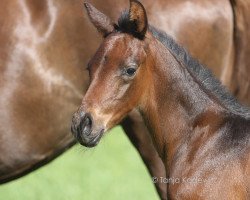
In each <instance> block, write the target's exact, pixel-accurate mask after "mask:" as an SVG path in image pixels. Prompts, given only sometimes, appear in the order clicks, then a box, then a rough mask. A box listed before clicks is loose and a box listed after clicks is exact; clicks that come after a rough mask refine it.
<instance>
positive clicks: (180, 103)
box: [141, 41, 224, 166]
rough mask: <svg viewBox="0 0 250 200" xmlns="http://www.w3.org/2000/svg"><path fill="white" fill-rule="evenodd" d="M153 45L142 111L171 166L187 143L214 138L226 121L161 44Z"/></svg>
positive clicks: (221, 109)
mask: <svg viewBox="0 0 250 200" xmlns="http://www.w3.org/2000/svg"><path fill="white" fill-rule="evenodd" d="M154 42H155V45H152V46H151V47H150V49H151V50H150V51H151V53H152V55H153V58H152V59H151V60H153V62H152V63H151V69H152V74H153V77H152V80H151V84H150V85H151V86H152V87H150V89H149V92H148V93H147V94H149V95H150V98H145V99H146V100H145V102H144V103H143V105H142V107H141V111H142V114H143V115H144V119H145V121H146V123H147V124H148V127H149V129H150V131H151V133H152V136H153V139H154V141H155V143H156V147H157V148H158V152H159V154H160V156H161V157H162V159H163V160H164V161H165V165H167V166H171V164H172V162H174V161H175V160H176V158H177V157H179V154H181V153H182V150H181V149H183V148H185V146H186V145H187V143H190V142H192V141H194V140H196V139H197V138H200V136H201V135H202V134H207V135H206V137H210V135H211V136H212V133H213V132H214V130H213V129H216V127H218V125H219V124H221V123H222V121H223V118H222V117H221V113H222V112H223V110H224V108H222V106H220V104H219V103H218V102H216V99H213V97H212V95H211V94H209V92H208V91H206V90H205V89H204V88H202V85H200V84H199V83H198V82H197V80H195V77H192V75H191V74H190V73H189V72H188V70H187V69H186V68H185V66H182V65H181V64H180V63H179V62H178V61H177V60H176V59H175V58H174V57H173V55H172V54H171V53H170V52H169V51H168V50H167V49H166V48H165V47H164V46H163V45H162V44H161V43H160V42H158V41H154ZM153 46H155V47H157V48H155V47H153ZM204 142H205V141H204ZM201 143H202V141H201ZM197 148H199V147H198V146H197Z"/></svg>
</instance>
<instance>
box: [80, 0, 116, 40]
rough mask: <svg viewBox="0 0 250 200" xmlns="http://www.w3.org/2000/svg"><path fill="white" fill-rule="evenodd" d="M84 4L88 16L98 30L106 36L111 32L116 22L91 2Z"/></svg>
mask: <svg viewBox="0 0 250 200" xmlns="http://www.w3.org/2000/svg"><path fill="white" fill-rule="evenodd" d="M84 6H85V8H86V10H87V13H88V16H89V19H90V21H91V22H92V24H93V25H94V26H95V27H96V28H97V30H98V31H99V32H100V33H101V34H102V35H103V37H106V36H107V35H108V34H109V33H111V32H112V31H113V30H114V23H112V22H111V19H110V18H109V17H107V16H106V15H104V14H103V13H102V12H100V11H99V10H97V9H96V8H95V7H94V6H92V5H91V4H90V3H86V2H85V3H84Z"/></svg>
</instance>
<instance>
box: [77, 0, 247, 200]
mask: <svg viewBox="0 0 250 200" xmlns="http://www.w3.org/2000/svg"><path fill="white" fill-rule="evenodd" d="M85 6H86V9H87V11H88V14H89V17H90V19H91V21H92V23H93V24H94V25H95V27H96V28H97V30H98V31H99V32H101V33H102V34H103V36H104V38H105V39H104V41H103V42H102V44H101V46H100V47H99V49H98V50H97V52H96V54H95V55H94V57H93V58H92V59H91V61H90V62H89V65H88V69H89V73H90V78H91V83H90V86H89V88H88V90H87V93H86V94H85V96H84V98H83V101H82V104H81V107H80V108H79V110H78V111H77V112H76V113H75V114H74V117H73V119H72V132H73V134H74V135H75V136H76V138H77V139H78V140H79V142H80V143H81V144H83V145H85V146H95V145H96V144H98V142H99V141H100V139H101V137H102V136H103V134H104V132H105V131H107V130H109V129H110V128H112V127H113V126H114V125H116V124H117V123H119V122H120V121H121V120H122V119H123V118H124V117H125V116H126V115H127V114H128V113H129V112H130V111H132V110H133V109H134V108H137V109H138V110H139V112H140V113H141V114H142V116H143V119H144V121H145V123H146V124H147V127H148V128H149V130H150V134H151V136H152V138H153V141H154V143H155V147H156V148H157V150H158V153H159V155H160V156H161V158H162V159H163V161H164V165H165V168H166V174H167V177H168V184H167V185H166V186H167V187H168V197H169V198H170V199H192V200H194V199H227V200H229V199H234V200H235V199H249V198H250V195H249V194H250V110H248V109H246V108H245V107H243V106H242V105H240V104H239V103H238V102H237V100H236V99H234V97H233V96H231V95H230V94H229V93H228V92H227V91H226V90H225V89H224V87H223V86H222V85H221V84H220V82H219V81H218V80H216V79H215V78H214V77H213V75H212V74H211V73H210V72H209V71H208V70H207V69H205V68H204V67H203V66H202V65H201V64H199V62H197V61H196V60H195V59H193V58H192V57H191V56H190V55H189V54H188V53H187V52H186V51H185V50H184V49H183V48H182V47H181V46H179V45H178V44H177V43H176V42H175V41H174V40H173V39H172V38H171V37H169V36H168V35H166V34H165V33H163V32H161V31H158V30H156V29H155V28H153V27H150V26H149V27H148V21H147V15H146V11H145V9H144V7H143V6H142V4H141V3H139V2H138V1H137V0H130V9H129V12H125V13H123V15H122V16H121V17H120V19H119V22H118V25H114V23H112V21H111V20H110V19H109V18H108V17H107V16H105V15H104V14H102V13H100V12H99V11H98V10H96V9H95V8H94V7H93V6H91V5H90V4H87V3H86V4H85Z"/></svg>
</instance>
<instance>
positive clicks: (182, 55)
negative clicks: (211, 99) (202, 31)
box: [116, 10, 250, 119]
mask: <svg viewBox="0 0 250 200" xmlns="http://www.w3.org/2000/svg"><path fill="white" fill-rule="evenodd" d="M134 26H135V25H134V24H133V22H131V21H130V20H129V12H128V11H127V10H126V11H124V12H123V13H122V15H121V16H120V18H119V20H118V26H117V27H116V30H117V31H120V32H124V33H129V34H132V35H133V36H135V37H137V38H139V37H138V35H136V33H135V32H134V31H133V30H134ZM149 31H150V32H151V33H152V34H153V36H154V37H155V38H156V39H157V40H159V41H160V42H161V43H162V44H163V45H164V46H165V47H166V48H167V49H168V50H170V52H171V53H172V54H173V55H174V56H175V58H176V59H177V60H178V61H179V62H180V63H181V64H182V65H184V66H185V67H186V68H187V70H188V71H189V73H191V74H192V75H193V76H195V77H196V78H197V80H199V81H200V83H201V84H202V85H203V86H204V87H205V89H207V90H208V91H211V93H212V94H214V95H215V96H216V97H217V98H218V100H220V101H221V102H222V103H223V105H224V106H225V107H226V108H227V109H228V110H229V111H230V112H231V113H233V114H235V115H239V116H241V117H244V118H245V119H250V110H249V108H247V107H245V106H243V105H241V104H240V103H239V102H238V101H237V99H236V98H235V97H234V96H233V95H231V94H230V93H229V92H228V90H227V89H226V88H225V87H224V86H223V85H222V84H221V82H220V81H219V80H218V79H216V78H215V77H214V76H213V74H212V72H211V71H210V70H209V69H207V68H206V67H204V66H203V65H202V64H200V63H199V62H198V60H196V59H194V58H193V57H192V56H191V55H190V54H189V53H188V52H187V51H186V50H185V49H184V48H183V47H182V46H180V45H179V44H177V43H176V42H175V41H174V39H173V38H172V37H170V36H169V35H167V34H166V33H165V32H164V31H161V30H158V29H156V28H155V27H153V26H149ZM139 39H141V38H139Z"/></svg>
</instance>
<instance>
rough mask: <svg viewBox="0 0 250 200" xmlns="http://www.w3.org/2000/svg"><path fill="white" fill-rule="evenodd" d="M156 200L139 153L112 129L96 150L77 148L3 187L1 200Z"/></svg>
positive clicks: (123, 136) (0, 188)
mask: <svg viewBox="0 0 250 200" xmlns="http://www.w3.org/2000/svg"><path fill="white" fill-rule="evenodd" d="M85 199H86V200H114V199H115V200H116V199H119V200H123V199H124V200H125V199H126V200H137V199H138V200H142V199H143V200H147V199H149V200H156V199H158V196H157V194H156V191H155V189H154V186H153V184H152V182H151V178H150V176H149V174H148V172H147V170H146V168H145V167H144V165H143V163H142V161H141V159H140V157H139V155H138V153H137V152H136V150H135V149H134V147H132V146H131V144H130V142H129V141H128V139H127V138H126V136H125V135H124V133H123V132H122V130H121V128H119V127H117V128H115V129H113V130H112V131H111V132H110V133H109V134H108V135H106V136H105V137H104V138H103V140H102V141H101V143H100V144H99V145H98V146H97V147H96V148H94V149H86V148H85V149H84V148H82V147H81V146H79V145H76V146H75V147H73V148H72V149H71V150H69V151H67V152H66V153H65V154H63V155H62V156H60V157H59V158H57V159H56V160H55V161H53V162H52V163H50V164H48V165H46V166H45V167H42V168H40V169H39V170H37V171H35V172H33V173H31V174H29V175H27V176H25V177H23V178H21V179H18V180H16V181H13V182H11V183H8V184H5V185H2V186H0V200H85Z"/></svg>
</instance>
